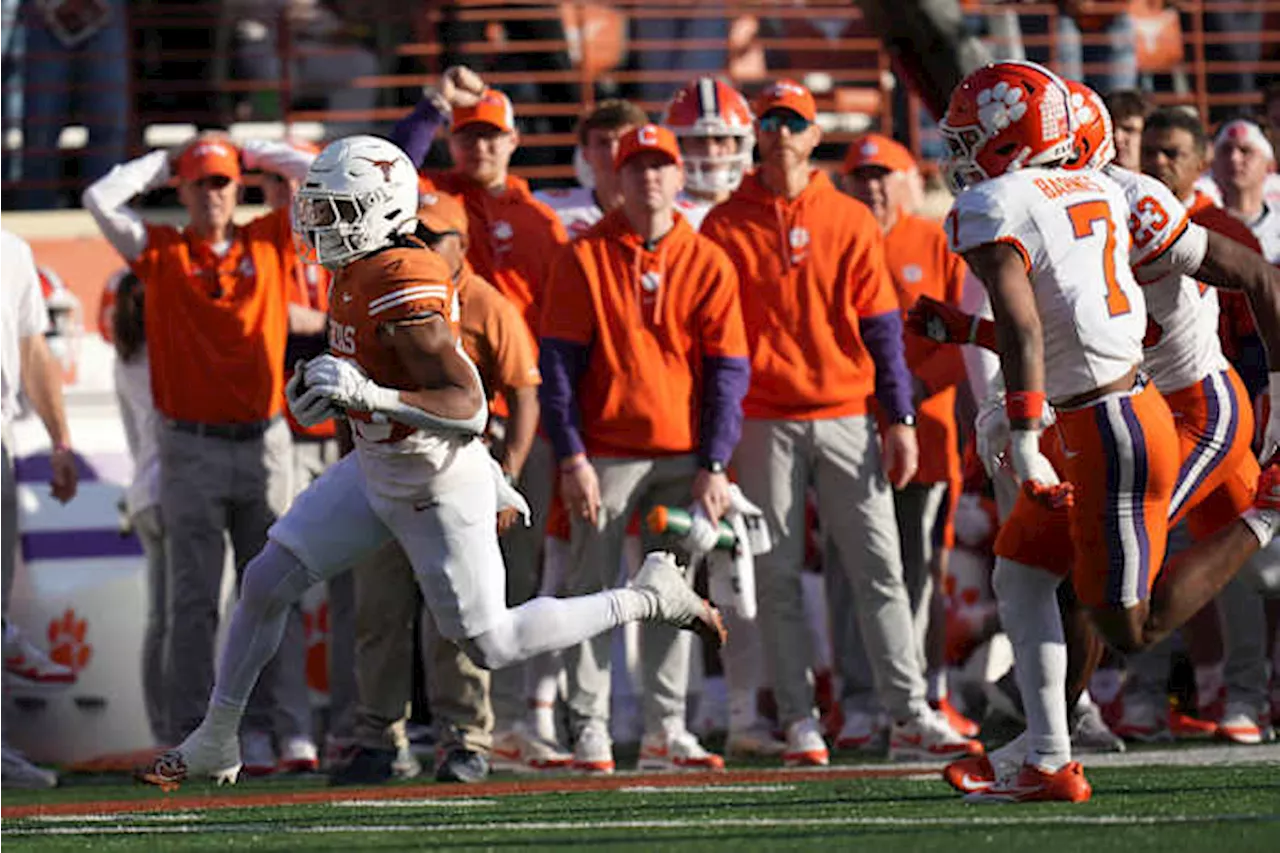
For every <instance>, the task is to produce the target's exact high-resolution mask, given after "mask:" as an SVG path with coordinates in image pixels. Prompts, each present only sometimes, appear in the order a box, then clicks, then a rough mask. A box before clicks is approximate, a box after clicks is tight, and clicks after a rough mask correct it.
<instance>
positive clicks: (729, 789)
mask: <svg viewBox="0 0 1280 853" xmlns="http://www.w3.org/2000/svg"><path fill="white" fill-rule="evenodd" d="M929 779H930V780H933V781H937V779H938V777H937V775H936V774H934V775H930V776H929ZM795 789H796V786H795V785H630V786H628V787H626V788H619V789H618V792H619V793H621V794H778V793H783V792H786V791H794V790H795Z"/></svg>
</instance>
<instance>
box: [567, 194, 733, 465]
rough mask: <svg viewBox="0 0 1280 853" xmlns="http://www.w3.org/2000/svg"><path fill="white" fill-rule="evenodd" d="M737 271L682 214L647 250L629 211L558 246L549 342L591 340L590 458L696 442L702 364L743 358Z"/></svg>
mask: <svg viewBox="0 0 1280 853" xmlns="http://www.w3.org/2000/svg"><path fill="white" fill-rule="evenodd" d="M738 291H739V288H738V276H737V273H736V272H735V271H734V268H733V264H731V263H730V262H729V259H728V258H727V257H725V253H724V252H723V251H722V250H721V249H720V248H719V247H718V246H716V245H715V244H714V243H712V242H711V241H710V240H707V239H706V238H705V237H702V236H700V235H699V234H698V233H697V232H695V231H694V230H693V227H692V226H690V225H689V222H688V220H686V219H685V218H684V217H683V216H681V215H680V214H679V213H676V214H675V227H673V228H672V229H671V231H670V232H668V233H667V235H666V236H665V237H664V238H663V239H662V241H661V242H659V243H658V245H657V246H655V247H654V248H652V249H646V248H645V246H644V243H643V241H642V240H641V239H640V237H639V235H637V234H636V233H635V231H634V230H633V229H632V228H631V225H630V223H629V222H628V221H627V218H626V216H625V215H624V214H623V212H622V211H621V210H615V211H613V212H612V213H609V214H607V215H606V216H605V217H604V219H602V220H600V222H598V223H597V224H596V225H595V226H594V227H592V229H591V230H590V231H588V232H587V233H586V234H584V235H583V236H582V237H579V238H578V239H577V240H574V241H573V242H572V243H570V244H569V245H568V246H567V247H565V248H564V249H561V250H560V254H559V256H558V257H557V259H556V264H555V267H554V269H553V272H552V276H551V278H550V279H549V281H548V283H547V291H546V301H545V305H546V310H545V311H543V313H542V332H541V334H542V337H543V338H558V339H560V340H564V341H569V342H572V343H576V344H583V345H585V346H587V347H589V350H588V353H589V354H588V357H587V365H586V369H585V370H584V372H583V374H582V376H581V377H580V379H579V381H578V385H577V388H576V401H577V408H578V414H579V423H580V425H581V429H582V440H583V443H584V444H585V445H586V449H587V453H588V454H589V455H591V456H665V455H677V454H682V453H692V452H694V451H695V450H696V449H697V447H698V442H699V438H700V436H699V434H698V432H699V421H700V418H701V413H702V360H703V358H704V357H706V356H713V357H714V356H718V357H726V358H746V357H747V340H746V334H745V331H744V329H743V324H742V310H741V307H740V304H739V297H738Z"/></svg>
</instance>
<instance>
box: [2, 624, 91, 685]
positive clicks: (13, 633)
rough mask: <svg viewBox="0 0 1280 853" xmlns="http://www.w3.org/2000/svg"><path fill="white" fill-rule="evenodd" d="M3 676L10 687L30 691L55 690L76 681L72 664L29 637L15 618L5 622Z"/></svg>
mask: <svg viewBox="0 0 1280 853" xmlns="http://www.w3.org/2000/svg"><path fill="white" fill-rule="evenodd" d="M4 680H5V684H6V686H8V687H14V688H17V689H20V690H24V691H27V692H32V691H42V692H56V691H59V690H64V689H66V688H67V687H70V686H71V685H72V684H75V683H76V673H75V670H73V669H72V668H71V667H69V666H64V665H62V664H60V663H57V662H56V661H54V660H52V659H51V658H50V657H49V656H48V655H47V654H45V652H44V650H43V649H41V648H39V647H37V646H35V645H33V644H32V643H31V642H30V641H29V640H27V638H26V635H24V634H23V633H22V631H20V630H18V626H17V625H14V624H13V623H12V622H6V623H5V632H4Z"/></svg>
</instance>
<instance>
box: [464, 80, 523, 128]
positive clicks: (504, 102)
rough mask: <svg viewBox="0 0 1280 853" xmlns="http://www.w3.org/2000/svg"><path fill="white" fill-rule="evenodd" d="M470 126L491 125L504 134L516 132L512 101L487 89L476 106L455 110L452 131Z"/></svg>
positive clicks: (494, 90) (497, 92) (496, 91)
mask: <svg viewBox="0 0 1280 853" xmlns="http://www.w3.org/2000/svg"><path fill="white" fill-rule="evenodd" d="M469 124H491V125H493V126H494V127H496V128H498V129H499V130H501V131H503V132H504V133H509V132H510V131H513V130H515V129H516V116H515V111H514V110H513V109H512V108H511V99H510V98H508V97H507V96H506V95H504V94H502V93H501V92H499V91H498V90H497V89H485V90H484V94H483V95H481V96H480V100H478V101H476V103H475V106H471V107H456V108H454V110H453V124H452V125H450V129H451V130H460V129H462V128H464V127H466V126H467V125H469Z"/></svg>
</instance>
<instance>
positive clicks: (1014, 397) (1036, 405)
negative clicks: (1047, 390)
mask: <svg viewBox="0 0 1280 853" xmlns="http://www.w3.org/2000/svg"><path fill="white" fill-rule="evenodd" d="M1004 410H1005V413H1006V414H1007V415H1008V416H1009V420H1010V421H1038V420H1040V418H1041V416H1043V415H1044V392H1043V391H1011V392H1009V393H1008V394H1006V395H1005V397H1004Z"/></svg>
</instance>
